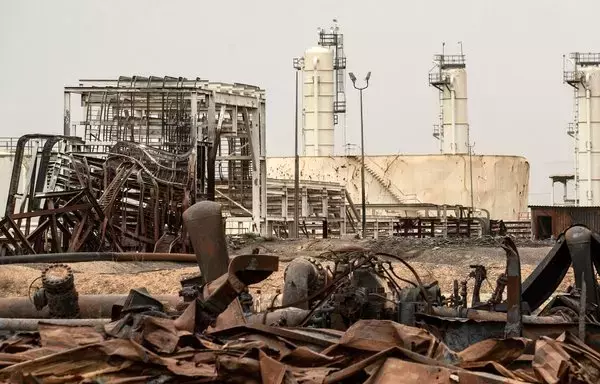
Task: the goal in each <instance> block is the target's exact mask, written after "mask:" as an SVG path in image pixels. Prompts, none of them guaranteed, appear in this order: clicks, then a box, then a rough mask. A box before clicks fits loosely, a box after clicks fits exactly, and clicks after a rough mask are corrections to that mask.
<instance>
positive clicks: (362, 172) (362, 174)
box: [348, 71, 371, 237]
mask: <svg viewBox="0 0 600 384" xmlns="http://www.w3.org/2000/svg"><path fill="white" fill-rule="evenodd" d="M348 75H349V76H350V80H352V85H353V86H354V88H355V89H358V91H359V93H360V161H361V170H360V184H361V189H362V191H361V193H362V236H363V237H365V229H366V228H367V201H366V198H365V130H364V128H365V127H364V119H363V91H364V90H365V89H367V87H368V86H369V79H370V78H371V72H370V71H369V72H367V76H365V86H364V87H357V86H356V76H354V73H352V72H350V73H349V74H348Z"/></svg>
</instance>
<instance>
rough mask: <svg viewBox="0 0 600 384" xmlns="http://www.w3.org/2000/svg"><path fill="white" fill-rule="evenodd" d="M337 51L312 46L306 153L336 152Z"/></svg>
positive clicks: (306, 79)
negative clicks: (335, 58)
mask: <svg viewBox="0 0 600 384" xmlns="http://www.w3.org/2000/svg"><path fill="white" fill-rule="evenodd" d="M333 75H334V71H333V53H332V52H331V51H330V50H329V49H326V48H323V47H314V48H310V49H308V50H307V51H306V52H305V54H304V68H303V88H304V91H303V117H304V124H303V128H302V130H303V141H304V143H303V155H304V156H332V155H333V154H334V143H335V139H334V114H333V105H334V89H333V88H334V82H333Z"/></svg>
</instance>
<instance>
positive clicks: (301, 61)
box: [293, 58, 304, 239]
mask: <svg viewBox="0 0 600 384" xmlns="http://www.w3.org/2000/svg"><path fill="white" fill-rule="evenodd" d="M303 64H304V59H303V58H295V59H294V69H296V110H295V112H294V232H293V237H294V238H295V239H298V238H300V229H299V228H300V203H299V200H300V196H299V195H300V155H299V154H298V77H299V74H300V71H301V70H302V67H303V66H304V65H303Z"/></svg>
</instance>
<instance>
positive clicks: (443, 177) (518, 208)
mask: <svg viewBox="0 0 600 384" xmlns="http://www.w3.org/2000/svg"><path fill="white" fill-rule="evenodd" d="M472 162H473V190H474V205H475V207H476V208H484V209H487V210H488V211H490V214H491V217H492V218H494V219H504V220H517V219H518V218H519V213H521V212H527V198H528V194H529V190H528V188H529V163H528V162H527V160H526V159H525V158H523V157H519V156H473V157H472ZM365 164H366V168H367V169H368V171H367V172H365V180H366V199H367V202H368V203H372V204H375V203H379V204H386V203H398V202H399V201H400V200H403V201H404V202H409V203H412V202H421V203H433V204H449V205H452V204H453V205H456V204H459V205H464V206H470V205H471V194H470V177H469V175H470V173H469V156H468V155H395V156H368V157H367V158H366V161H365ZM360 169H361V168H360V157H344V156H335V157H301V158H300V178H301V179H303V180H315V181H329V182H340V183H344V184H345V185H346V188H347V190H348V192H349V193H350V195H351V197H352V199H353V200H354V203H355V204H360ZM267 175H268V176H267V177H269V178H285V179H291V178H293V177H294V159H293V158H292V157H270V158H268V159H267ZM411 195H413V196H411Z"/></svg>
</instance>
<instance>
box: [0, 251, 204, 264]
mask: <svg viewBox="0 0 600 384" xmlns="http://www.w3.org/2000/svg"><path fill="white" fill-rule="evenodd" d="M85 261H173V262H179V263H194V262H196V261H197V260H196V256H195V255H192V254H187V253H136V252H125V253H118V252H70V253H47V254H37V255H21V256H4V257H0V264H28V263H77V262H85Z"/></svg>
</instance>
